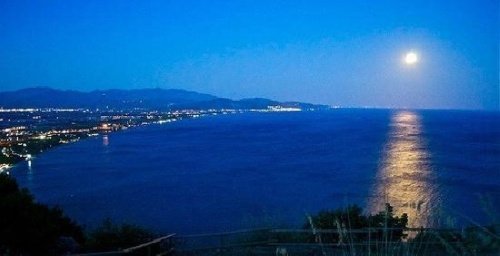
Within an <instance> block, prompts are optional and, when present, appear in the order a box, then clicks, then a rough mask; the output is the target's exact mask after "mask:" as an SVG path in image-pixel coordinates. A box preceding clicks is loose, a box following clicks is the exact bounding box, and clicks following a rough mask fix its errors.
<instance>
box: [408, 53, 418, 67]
mask: <svg viewBox="0 0 500 256" xmlns="http://www.w3.org/2000/svg"><path fill="white" fill-rule="evenodd" d="M417 61H418V55H417V54H416V53H414V52H409V53H407V54H406V55H405V63H406V64H408V65H413V64H415V63H417Z"/></svg>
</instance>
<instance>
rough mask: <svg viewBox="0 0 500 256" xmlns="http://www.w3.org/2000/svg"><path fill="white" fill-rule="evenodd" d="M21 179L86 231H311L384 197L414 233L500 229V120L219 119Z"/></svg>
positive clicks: (94, 151) (68, 159)
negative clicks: (101, 227)
mask: <svg viewBox="0 0 500 256" xmlns="http://www.w3.org/2000/svg"><path fill="white" fill-rule="evenodd" d="M11 173H12V174H13V175H14V176H15V177H16V178H17V180H18V181H19V182H20V184H21V185H22V186H25V187H27V188H28V189H29V190H31V191H32V193H33V194H34V195H35V197H36V199H37V200H38V201H40V202H43V203H48V204H51V205H59V206H61V207H62V208H63V209H64V210H65V212H66V213H67V214H68V215H69V216H71V217H73V218H75V219H76V220H77V221H78V222H80V223H82V224H85V225H87V226H95V225H96V223H99V222H100V221H101V220H102V219H104V218H106V217H110V218H112V219H114V220H117V221H127V222H132V223H136V224H139V225H143V226H146V227H149V228H152V229H155V230H157V231H162V232H178V233H184V234H185V233H198V232H212V231H223V230H233V229H239V228H252V227H263V226H281V225H289V226H300V225H301V224H302V223H303V222H304V217H305V214H306V213H315V212H317V211H318V210H320V209H326V208H336V207H340V206H344V205H346V204H351V203H357V204H360V205H361V206H363V207H366V209H367V211H376V210H377V209H378V206H380V204H382V203H383V201H390V203H391V204H393V205H394V206H395V208H397V209H398V210H397V211H398V213H403V212H407V213H409V215H410V218H411V220H410V222H411V224H412V225H413V226H420V225H428V226H442V225H444V224H448V223H449V222H450V220H452V222H455V223H456V224H457V225H466V224H468V223H470V221H474V222H479V223H489V222H492V221H494V220H493V219H492V217H491V216H490V215H489V214H490V213H493V214H495V213H498V210H499V209H500V208H499V203H500V178H499V175H500V114H499V113H498V112H471V111H396V110H333V111H327V112H301V113H247V114H236V115H223V116H212V117H204V118H200V119H191V120H183V121H180V122H176V123H170V124H165V125H151V126H146V127H140V128H134V129H130V130H127V131H125V132H118V133H113V134H110V135H109V137H108V141H107V143H103V138H102V137H97V138H92V139H88V140H85V141H82V142H79V143H75V144H71V145H65V146H61V147H59V148H56V149H54V150H51V151H48V152H45V153H44V154H42V155H40V156H38V157H37V158H36V159H34V160H33V161H32V163H31V167H30V166H29V165H28V163H22V164H19V165H18V166H16V167H15V168H14V170H13V171H12V172H11ZM436 216H439V218H437V217H436ZM412 220H413V221H412ZM445 222H446V223H445Z"/></svg>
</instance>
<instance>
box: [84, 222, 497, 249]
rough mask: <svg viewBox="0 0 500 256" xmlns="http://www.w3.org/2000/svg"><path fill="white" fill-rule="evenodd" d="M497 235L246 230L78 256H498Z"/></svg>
mask: <svg viewBox="0 0 500 256" xmlns="http://www.w3.org/2000/svg"><path fill="white" fill-rule="evenodd" d="M499 230H500V225H493V226H488V227H474V228H467V229H432V228H405V229H401V228H363V229H351V230H347V229H341V230H338V229H271V228H266V229H249V230H238V231H232V232H222V233H210V234H198V235H184V236H178V235H175V234H171V235H168V236H164V237H160V238H157V239H154V240H152V241H150V242H147V243H144V244H140V245H137V246H134V247H130V248H127V249H123V250H117V251H112V252H101V253H90V254H81V255H85V256H100V255H103V256H107V255H188V256H195V255H208V256H210V255H214V256H215V255H221V256H232V255H276V256H291V255H318V256H319V255H321V256H326V255H438V254H439V255H446V254H452V255H476V254H482V252H484V248H486V252H492V254H491V255H496V254H495V253H498V252H500V237H499V236H498V234H499ZM471 238H473V239H476V240H475V241H473V240H471ZM477 239H479V240H477ZM481 239H482V240H481ZM471 241H473V242H472V243H471ZM484 243H488V244H486V245H485V244H484ZM496 249H498V250H497V251H496ZM482 250H483V251H482Z"/></svg>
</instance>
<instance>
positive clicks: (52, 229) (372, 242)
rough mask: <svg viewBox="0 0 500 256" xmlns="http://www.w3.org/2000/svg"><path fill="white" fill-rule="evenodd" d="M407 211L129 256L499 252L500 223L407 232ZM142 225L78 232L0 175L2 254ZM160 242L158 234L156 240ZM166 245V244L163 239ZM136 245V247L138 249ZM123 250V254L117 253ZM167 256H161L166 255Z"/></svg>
mask: <svg viewBox="0 0 500 256" xmlns="http://www.w3.org/2000/svg"><path fill="white" fill-rule="evenodd" d="M407 224H408V217H407V216H406V214H403V215H401V216H395V215H394V213H393V208H392V206H390V205H389V204H387V205H386V208H385V210H384V211H381V212H379V213H377V214H375V215H371V214H364V213H363V210H362V209H361V208H360V207H358V206H355V205H353V206H348V207H345V208H342V209H336V210H325V211H321V212H319V213H318V214H316V215H314V216H309V217H307V219H306V221H305V223H304V225H303V227H302V229H259V230H250V231H243V232H229V233H222V234H212V235H201V236H187V237H182V236H175V237H173V239H170V238H169V241H168V243H169V244H168V246H167V247H165V246H162V244H161V243H156V242H153V243H151V244H152V245H148V246H147V247H143V248H140V249H138V250H134V251H133V255H148V254H145V253H150V252H155V253H160V252H163V253H165V252H166V251H165V248H169V249H170V250H171V249H172V248H173V246H172V244H171V243H172V241H173V243H174V245H175V250H174V251H168V252H169V254H168V255H172V254H176V255H226V256H227V255H365V254H372V255H441V254H446V255H498V253H500V230H499V228H500V226H499V225H491V226H486V227H484V226H481V227H479V226H472V227H469V228H466V229H462V230H456V229H423V228H422V229H410V228H408V227H407ZM158 237H159V235H157V234H154V233H152V232H150V231H148V230H145V229H143V228H140V227H137V226H134V225H129V224H114V223H112V222H111V221H110V220H105V221H104V222H103V223H102V224H101V225H100V226H99V227H98V228H96V229H93V230H87V232H84V230H83V229H82V227H80V226H79V225H78V224H76V223H75V222H74V221H72V220H71V219H69V218H68V217H66V216H65V215H64V214H63V212H62V211H61V210H60V209H58V208H49V207H47V206H45V205H42V204H39V203H37V202H35V201H34V199H33V197H32V196H31V195H30V193H29V192H28V191H27V190H25V189H20V188H19V186H18V185H17V183H16V182H15V181H14V180H13V179H11V178H10V177H9V176H8V175H6V174H1V173H0V255H64V254H68V253H87V252H109V251H117V250H118V251H119V250H123V249H125V248H130V247H134V246H137V245H139V244H144V243H148V242H150V241H152V240H153V239H154V238H158ZM156 240H158V241H159V240H161V241H162V242H164V241H166V240H164V239H163V238H160V239H156ZM163 245H164V244H163ZM140 250H142V252H141V251H140ZM121 254H127V253H126V252H124V251H121V252H119V253H118V254H116V255H121ZM164 255H167V254H164Z"/></svg>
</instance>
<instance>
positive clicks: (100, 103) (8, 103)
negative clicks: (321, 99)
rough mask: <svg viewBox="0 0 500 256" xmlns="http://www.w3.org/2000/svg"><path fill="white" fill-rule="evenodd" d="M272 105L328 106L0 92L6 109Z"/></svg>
mask: <svg viewBox="0 0 500 256" xmlns="http://www.w3.org/2000/svg"><path fill="white" fill-rule="evenodd" d="M270 106H281V107H297V108H301V109H325V108H328V106H326V105H316V104H310V103H302V102H278V101H273V100H270V99H263V98H249V99H242V100H231V99H226V98H219V97H216V96H213V95H210V94H204V93H198V92H193V91H186V90H179V89H136V90H118V89H111V90H96V91H91V92H80V91H68V90H56V89H52V88H47V87H36V88H27V89H21V90H17V91H7V92H0V107H2V108H89V109H96V108H100V109H105V108H108V109H133V108H142V109H158V110H166V109H222V108H233V109H266V108H268V107H270Z"/></svg>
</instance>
